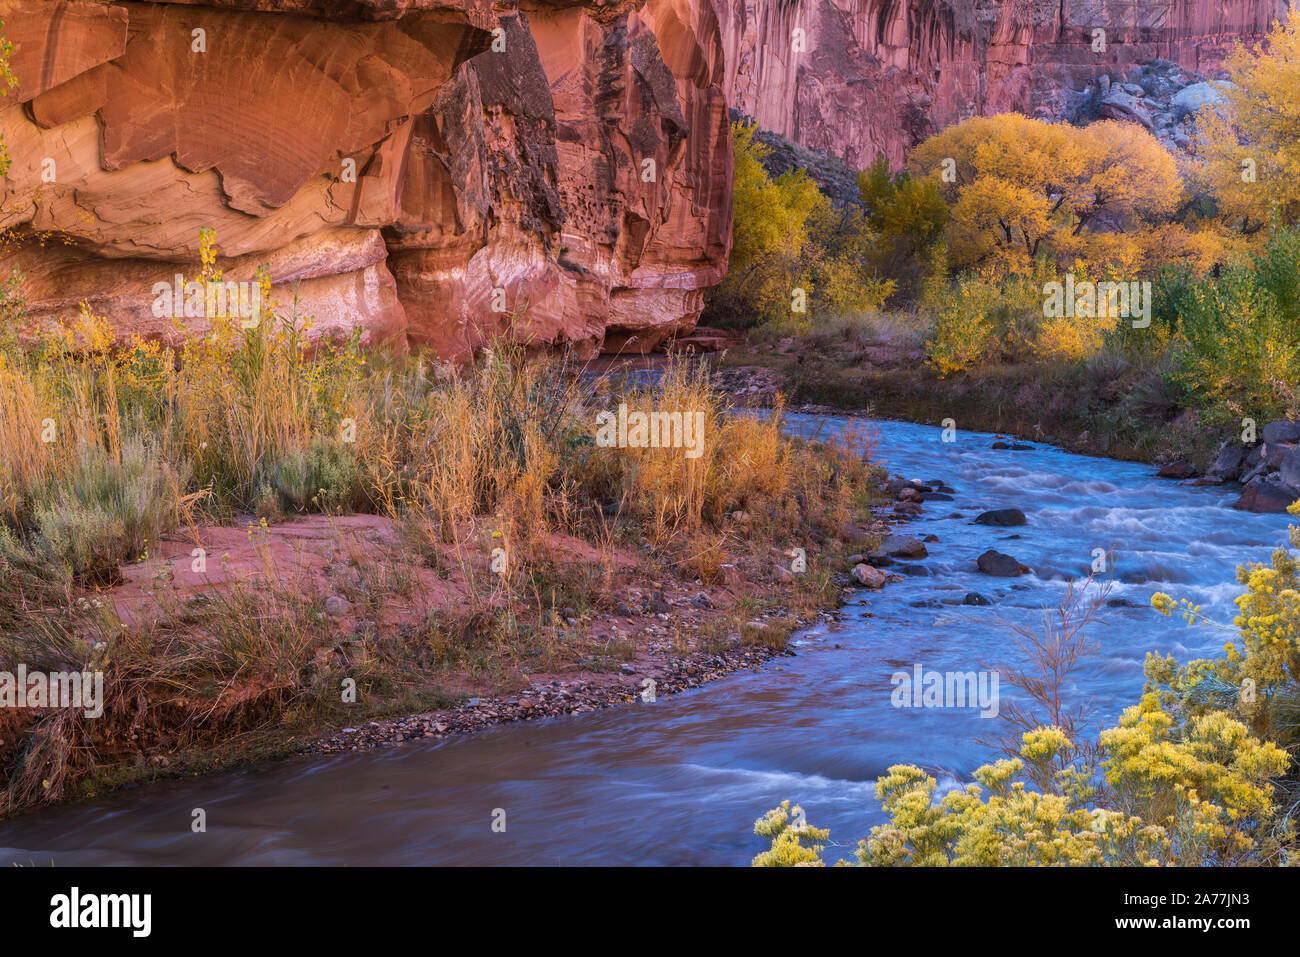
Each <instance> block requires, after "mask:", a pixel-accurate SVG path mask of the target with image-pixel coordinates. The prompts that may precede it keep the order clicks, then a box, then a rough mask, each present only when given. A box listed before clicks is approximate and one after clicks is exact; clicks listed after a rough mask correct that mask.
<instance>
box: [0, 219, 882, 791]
mask: <svg viewBox="0 0 1300 957" xmlns="http://www.w3.org/2000/svg"><path fill="white" fill-rule="evenodd" d="M213 242H214V237H211V236H210V235H209V236H207V237H205V241H204V249H205V255H204V263H205V272H204V275H203V276H202V278H203V279H204V280H206V279H208V278H212V277H213V275H215V273H214V272H213V270H214V269H215V266H214V265H213V264H214V263H215V256H211V255H208V254H207V253H208V251H209V250H211V249H212V248H213V245H212V244H213ZM262 293H263V296H264V297H265V299H264V301H265V302H267V303H270V292H269V288H268V287H267V286H266V285H265V284H264V285H263V288H262ZM3 308H4V315H3V317H0V329H3V330H4V337H3V341H0V672H9V673H11V674H12V673H14V672H15V671H16V670H17V669H18V668H19V666H22V667H24V668H25V669H27V671H28V672H38V671H39V672H45V673H54V672H82V671H84V672H87V673H94V672H101V673H102V674H103V680H104V701H103V702H102V705H103V714H102V716H95V717H87V716H86V715H85V714H84V713H83V712H84V710H85V709H78V708H71V707H42V706H39V705H37V706H35V707H27V708H18V709H14V708H7V709H4V711H3V712H2V713H0V773H3V777H4V780H5V781H6V782H7V783H6V785H5V787H4V788H3V791H2V792H0V798H2V799H3V803H2V804H0V807H3V808H5V809H8V810H15V809H20V808H23V807H28V806H31V805H33V804H39V803H48V802H52V801H57V800H60V799H61V798H63V797H66V796H72V795H76V794H79V793H86V792H87V791H89V790H93V789H95V788H99V787H103V786H105V785H106V784H109V783H113V782H116V781H120V780H122V779H123V778H125V777H130V776H137V777H139V776H145V777H148V776H158V775H162V774H170V773H177V772H179V771H182V770H185V769H194V768H206V767H210V766H212V765H213V764H214V763H221V762H222V761H225V760H236V759H239V758H241V757H246V756H248V755H249V754H250V753H271V752H275V751H278V750H284V749H286V748H288V749H292V748H293V747H298V746H301V745H302V744H303V743H304V742H305V741H308V740H309V739H311V738H312V737H313V735H316V736H319V734H321V733H324V732H325V731H328V730H329V729H332V728H336V727H340V726H342V725H344V724H354V725H355V724H357V723H358V722H360V721H362V720H363V719H368V718H373V717H375V716H378V715H385V714H404V713H412V712H416V711H421V710H429V709H432V708H439V707H448V706H450V705H454V704H456V703H457V702H462V701H464V700H465V699H466V698H467V697H469V696H471V695H476V694H490V693H498V692H501V693H506V692H520V691H526V690H527V688H528V687H529V686H530V685H531V684H532V683H533V682H534V680H535V679H536V677H537V676H539V675H542V676H546V677H548V678H556V677H559V678H563V677H564V676H565V675H569V676H570V677H573V676H587V677H588V678H590V677H592V676H593V675H594V676H595V677H596V678H598V679H599V678H600V677H601V676H602V675H604V676H606V678H605V679H604V680H606V681H607V683H611V685H613V684H617V685H618V687H617V688H614V689H613V690H612V691H611V692H610V694H611V699H626V698H629V697H631V695H632V694H634V693H635V692H636V691H638V690H639V687H640V680H641V674H642V672H643V670H644V669H645V668H647V667H649V666H650V665H655V664H661V663H662V659H663V658H664V656H665V655H670V654H679V655H680V656H682V657H689V656H691V655H703V656H708V655H714V656H716V655H718V654H722V653H726V651H727V649H729V648H736V647H739V648H748V647H754V646H758V645H765V646H770V647H771V648H772V650H779V649H780V648H781V647H782V644H783V641H784V636H785V634H787V633H788V632H789V630H790V629H791V628H792V627H793V626H794V624H795V622H796V620H797V619H799V618H800V617H805V616H807V615H808V614H810V613H811V612H812V611H813V610H815V609H817V608H821V607H825V606H828V605H832V604H834V602H835V601H836V599H837V595H838V589H837V588H836V587H835V586H834V584H833V581H832V574H831V571H830V569H831V568H833V567H839V564H838V563H839V562H840V559H841V557H842V556H841V554H840V553H841V552H843V551H845V550H851V551H861V550H862V548H863V547H865V546H869V545H871V544H872V542H873V541H874V540H875V538H876V537H878V534H877V532H876V531H875V526H874V522H873V519H872V517H871V512H870V509H869V506H870V504H871V502H872V499H873V497H874V496H875V495H876V491H875V489H876V485H877V479H878V475H877V470H876V469H875V467H874V466H873V465H872V464H871V463H870V461H869V449H870V443H869V437H868V436H858V437H852V436H850V437H848V439H847V440H839V441H805V440H801V439H797V438H790V437H788V436H786V435H785V434H784V431H783V416H782V413H781V410H780V409H777V410H775V412H774V414H772V415H770V416H765V417H753V416H747V415H739V414H735V413H734V412H733V410H732V409H731V408H730V407H729V405H728V402H727V401H726V399H725V398H724V397H723V396H722V395H720V394H719V393H717V392H716V391H715V390H713V389H712V388H711V386H710V385H709V383H708V377H707V374H706V372H705V371H704V370H703V369H702V368H700V367H696V366H692V365H687V364H686V363H685V362H674V363H671V364H670V365H669V366H668V368H667V369H666V371H665V372H664V375H663V377H662V379H661V380H660V381H659V382H658V383H657V384H656V385H654V386H634V385H626V386H621V385H620V384H619V383H618V381H616V380H614V379H612V378H610V377H608V376H596V375H594V374H591V372H590V370H588V369H587V368H586V367H584V366H583V365H582V364H580V363H577V362H575V361H573V360H572V359H570V358H568V357H564V356H555V357H545V356H536V357H530V356H529V355H527V354H526V351H525V350H524V349H523V347H521V346H517V345H509V344H506V343H504V342H502V343H498V344H497V345H495V346H494V347H493V348H490V349H488V350H486V351H485V352H484V354H483V355H482V356H481V357H480V358H479V359H478V360H477V361H476V362H474V363H473V364H471V365H469V366H467V367H464V368H454V367H451V366H447V365H440V364H437V363H433V362H430V361H428V360H426V359H424V358H422V357H420V356H399V355H385V354H383V353H382V352H381V351H379V350H376V349H369V348H362V346H361V344H360V343H359V342H358V341H357V340H356V339H355V338H354V339H350V340H347V341H341V342H318V343H316V344H309V342H308V337H307V336H306V332H307V331H308V325H309V319H303V318H301V317H295V316H294V315H293V314H292V313H291V312H290V311H288V310H284V309H281V308H279V307H278V306H276V305H274V304H271V305H270V306H269V307H264V308H263V310H262V313H261V319H260V321H259V322H258V323H253V324H251V328H250V327H248V326H250V323H248V322H246V321H244V320H242V319H240V318H234V319H230V320H226V319H221V318H216V319H213V320H211V323H212V328H211V331H210V332H209V333H208V334H207V335H204V336H202V337H199V338H191V339H188V340H185V341H184V342H183V343H182V344H181V345H179V346H178V347H177V348H175V349H172V348H169V347H167V346H164V345H162V344H160V343H158V342H156V341H147V340H143V339H132V340H130V341H129V342H125V343H122V342H115V341H114V339H113V336H112V335H111V334H110V331H109V330H108V328H107V327H106V325H105V324H104V323H103V322H102V321H101V320H100V319H99V318H98V317H96V316H95V315H93V314H92V313H91V312H90V311H89V310H88V309H86V308H85V307H83V308H82V310H81V312H80V314H79V315H78V316H76V317H74V318H72V319H70V320H68V321H66V322H54V323H48V324H47V323H43V322H37V321H36V320H35V319H34V318H32V317H30V316H28V315H27V314H26V310H25V308H24V304H23V299H22V282H21V277H14V278H13V279H12V281H11V282H10V284H9V285H8V286H7V287H6V289H5V295H4V299H3ZM620 405H622V406H623V407H624V408H625V409H626V410H627V415H628V416H629V417H631V416H633V415H635V414H636V413H638V412H642V413H651V412H658V413H665V414H667V415H668V418H667V419H665V420H663V423H661V424H664V423H666V425H665V427H666V428H668V430H669V431H668V432H667V433H665V432H663V431H660V432H659V433H658V435H659V436H660V437H664V436H666V437H667V438H668V439H675V441H667V440H666V441H664V442H663V443H662V444H661V445H659V446H657V447H650V446H649V442H648V441H647V442H640V441H638V439H637V437H636V434H635V431H634V430H635V425H631V426H629V430H628V435H627V441H625V442H624V441H619V442H612V443H611V442H601V441H599V440H598V435H599V431H600V428H599V427H600V424H601V422H602V421H604V419H603V418H602V413H603V414H605V415H606V416H608V415H610V414H615V415H616V414H617V410H618V409H619V407H620ZM672 416H676V420H675V424H674V420H673V419H672ZM674 430H675V431H674ZM643 431H644V429H643ZM674 445H675V446H676V447H670V446H674ZM651 644H653V645H654V649H652V648H651ZM655 649H657V650H655ZM655 655H658V660H656V659H655ZM615 677H617V679H618V680H617V681H614V680H613V679H614V678H615ZM620 682H621V683H620ZM164 769H165V770H164Z"/></svg>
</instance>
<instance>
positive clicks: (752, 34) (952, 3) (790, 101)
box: [714, 0, 1286, 168]
mask: <svg viewBox="0 0 1300 957" xmlns="http://www.w3.org/2000/svg"><path fill="white" fill-rule="evenodd" d="M714 4H715V6H716V8H717V10H718V18H719V21H720V23H721V24H722V29H723V36H724V45H725V47H726V54H727V56H726V62H727V76H728V88H729V89H730V90H731V91H732V104H731V105H732V106H733V107H735V108H736V109H738V110H740V111H741V112H742V113H745V114H746V115H748V116H751V117H753V118H754V119H756V120H757V121H758V122H759V124H760V125H762V126H763V127H765V128H767V129H770V130H773V131H774V132H776V133H779V134H781V135H783V136H787V137H789V138H790V139H792V140H794V141H795V142H797V143H801V144H802V145H804V146H808V147H812V148H814V149H822V150H826V151H827V152H830V153H834V154H836V155H839V156H841V157H842V158H843V159H844V160H845V161H846V162H847V163H848V164H849V165H850V166H853V167H855V168H862V167H865V166H867V165H869V164H870V163H871V162H872V160H873V159H874V158H875V156H876V155H877V154H878V153H883V154H885V155H886V156H887V157H888V158H889V159H890V161H891V162H892V163H893V164H894V165H895V166H898V165H901V163H902V161H903V158H904V156H905V155H906V153H907V151H908V150H909V149H910V148H911V147H912V146H913V145H915V143H917V142H919V141H920V140H922V139H924V138H925V137H926V136H929V135H930V134H932V133H934V132H937V131H938V130H940V129H942V128H944V127H946V126H950V125H952V124H953V123H956V122H959V121H960V120H962V119H965V118H967V117H969V116H972V115H976V114H992V113H998V112H1005V111H1008V110H1015V111H1018V112H1022V113H1025V114H1027V115H1030V116H1039V117H1043V118H1054V119H1055V118H1060V117H1062V116H1064V115H1065V114H1066V112H1067V107H1068V101H1069V99H1070V96H1071V91H1075V90H1080V89H1082V88H1083V87H1085V86H1086V85H1087V84H1088V83H1089V82H1090V81H1092V80H1093V79H1095V78H1097V77H1100V76H1102V75H1106V74H1109V75H1113V76H1115V77H1117V78H1119V77H1127V75H1128V73H1127V71H1128V69H1129V68H1130V67H1133V66H1135V65H1137V64H1143V63H1149V62H1152V61H1156V60H1162V59H1163V60H1170V61H1173V62H1174V63H1177V64H1178V65H1180V66H1182V67H1184V68H1186V69H1189V70H1192V71H1195V72H1198V73H1204V74H1211V73H1213V72H1215V71H1216V70H1218V69H1219V67H1220V65H1221V64H1222V61H1223V59H1224V57H1225V56H1226V55H1227V54H1228V53H1229V52H1230V51H1231V49H1232V46H1233V43H1234V42H1236V41H1238V40H1241V41H1244V42H1250V41H1253V40H1257V39H1259V38H1261V37H1263V36H1264V35H1265V34H1266V33H1267V31H1268V27H1269V25H1270V24H1271V23H1272V22H1273V21H1274V20H1276V19H1277V18H1278V17H1279V16H1280V15H1281V14H1282V13H1283V12H1284V11H1285V9H1286V0H1138V2H1133V0H714ZM1098 29H1101V30H1104V31H1105V42H1106V48H1105V50H1104V52H1103V51H1095V50H1094V49H1093V45H1094V31H1095V30H1098ZM796 31H802V33H796Z"/></svg>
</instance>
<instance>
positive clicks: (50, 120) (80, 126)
mask: <svg viewBox="0 0 1300 957" xmlns="http://www.w3.org/2000/svg"><path fill="white" fill-rule="evenodd" d="M0 19H3V21H4V23H5V27H4V32H5V33H6V34H7V35H8V37H9V38H10V40H11V41H12V42H13V43H14V46H15V50H14V55H13V58H12V67H13V71H14V73H15V74H16V75H17V77H18V79H19V82H20V86H19V88H18V90H17V91H16V95H15V93H13V92H11V94H10V95H9V96H8V97H7V98H5V99H3V100H0V105H2V106H3V109H2V110H0V132H3V133H4V136H5V141H6V143H7V145H8V147H9V150H10V152H11V154H12V156H13V164H12V168H11V169H10V172H9V175H8V177H7V178H5V180H4V181H3V192H2V193H0V227H9V228H11V229H12V230H13V231H14V232H13V234H14V235H15V236H16V237H17V239H18V245H17V246H16V248H9V249H7V250H6V251H5V252H4V253H2V254H0V258H3V262H0V268H4V269H6V271H7V269H8V268H9V267H10V266H19V267H21V268H22V269H23V271H24V272H25V273H26V275H27V276H28V288H29V298H30V300H31V306H32V310H33V312H35V313H37V314H44V313H50V312H53V313H64V314H67V313H70V312H72V311H75V308H76V304H77V302H78V301H80V300H85V301H87V302H89V303H90V304H91V306H92V307H93V308H94V309H95V310H96V311H97V312H100V313H102V314H104V315H106V316H107V317H108V318H109V319H110V320H111V321H112V322H113V323H114V324H115V325H116V326H117V327H118V328H121V329H130V330H134V331H139V332H143V333H147V334H156V335H169V334H171V333H172V332H173V329H172V323H171V320H170V319H165V318H159V317H157V316H155V315H154V314H153V310H152V305H153V296H152V294H151V289H152V287H153V284H154V283H156V282H159V281H167V280H169V279H170V277H171V276H172V275H173V274H174V273H175V272H177V271H180V270H184V271H185V272H186V273H187V274H193V273H194V272H195V271H196V269H195V264H196V263H197V259H198V249H197V246H198V238H199V229H200V228H201V227H211V228H213V229H215V230H216V234H217V242H218V246H219V251H220V253H221V256H222V259H221V260H220V264H221V265H222V266H223V267H224V270H225V274H226V278H227V279H235V280H240V279H247V278H250V277H252V276H253V274H254V271H255V270H256V268H257V266H258V265H260V264H262V263H269V264H270V268H271V273H272V277H273V279H274V281H275V283H276V287H275V294H276V297H277V299H278V300H279V301H280V302H281V303H282V304H287V303H291V302H292V301H293V300H294V299H295V297H296V298H297V302H298V306H297V309H298V311H299V313H301V314H312V315H314V316H315V318H316V328H317V329H318V330H322V331H327V330H332V329H342V328H349V327H353V326H356V325H361V326H362V327H364V328H365V329H366V330H368V332H369V333H370V334H371V335H373V336H379V337H385V338H394V339H397V340H399V341H403V340H410V341H415V342H427V343H431V344H433V345H434V346H436V347H437V348H438V349H439V351H441V352H443V353H444V354H464V353H465V352H466V351H467V350H468V349H469V348H471V347H472V346H473V345H475V344H476V343H477V342H479V341H481V338H482V337H483V335H484V334H485V331H487V330H491V329H494V328H502V327H503V326H504V324H506V323H508V322H512V321H513V322H515V323H516V324H515V328H516V330H517V331H519V332H520V333H521V334H522V335H525V336H527V337H528V338H530V339H533V340H535V341H540V342H552V341H557V340H561V339H568V340H573V341H576V342H578V343H580V344H584V345H586V346H588V347H594V346H598V345H600V344H602V343H605V344H607V345H611V346H617V345H620V344H622V343H624V342H626V341H627V340H628V339H633V340H634V341H633V343H632V345H633V347H641V346H650V345H653V344H654V343H655V342H657V341H659V340H661V339H662V338H663V337H664V336H666V335H667V334H669V333H670V332H671V331H673V330H675V329H678V328H684V327H690V326H691V325H693V324H694V322H695V320H696V319H697V318H698V315H699V311H700V308H701V307H702V304H703V303H702V297H703V290H704V289H705V288H707V287H708V286H710V285H712V284H713V283H715V282H716V281H717V280H718V278H719V277H720V275H721V271H722V270H723V269H724V268H725V263H726V256H727V252H728V247H729V243H730V175H731V173H730V167H731V161H730V140H729V138H728V134H727V123H726V105H725V101H724V96H723V90H722V80H723V71H722V59H721V37H720V34H719V31H718V27H717V22H716V20H715V18H714V15H713V11H712V9H711V8H709V7H708V6H707V5H701V4H692V3H690V2H684V0H683V2H674V0H644V2H624V3H617V2H616V3H612V4H604V5H602V4H596V3H592V4H590V5H583V4H581V3H576V2H575V3H572V4H564V3H558V4H556V3H548V4H538V5H534V6H529V5H527V4H525V5H524V6H523V7H522V8H521V9H520V10H519V11H518V12H515V11H510V12H508V13H500V14H498V13H496V12H494V11H493V10H492V9H491V8H490V6H489V5H488V4H487V3H485V2H482V0H351V2H348V0H201V2H192V3H176V4H152V3H135V2H121V3H109V4H99V3H91V2H62V0H60V2H45V0H0ZM196 31H202V33H198V32H196ZM492 31H498V32H497V33H495V34H494V33H493V32H492ZM199 37H201V38H202V43H201V44H200V43H199V40H198V38H199ZM494 39H495V40H496V44H495V47H496V48H495V49H494V44H493V41H494ZM200 45H202V46H203V47H205V49H203V50H199V49H197V47H198V46H200ZM503 45H504V49H502V46H503ZM651 163H652V164H653V165H650V164H651ZM351 169H355V178H353V177H351V176H350V175H349V171H350V170H351ZM496 290H500V292H498V293H497V294H496V295H495V296H494V291H496ZM494 306H495V307H496V308H495V309H494ZM502 307H504V311H499V310H501V309H502ZM519 316H526V319H524V320H522V324H521V323H520V321H519V320H518V318H517V317H519ZM192 325H196V326H198V327H201V325H202V321H201V320H200V321H199V322H197V323H192Z"/></svg>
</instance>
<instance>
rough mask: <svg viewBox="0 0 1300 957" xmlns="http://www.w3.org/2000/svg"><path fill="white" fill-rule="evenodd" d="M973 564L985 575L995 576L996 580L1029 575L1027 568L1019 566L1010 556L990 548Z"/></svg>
mask: <svg viewBox="0 0 1300 957" xmlns="http://www.w3.org/2000/svg"><path fill="white" fill-rule="evenodd" d="M975 564H976V566H977V567H978V568H979V570H980V571H982V572H983V573H984V574H985V575H995V576H997V577H998V578H1015V577H1016V576H1017V575H1027V574H1029V568H1028V567H1027V566H1025V565H1022V564H1020V562H1018V561H1016V559H1014V558H1012V557H1011V556H1010V555H1004V554H1003V553H1002V552H999V551H997V550H995V549H992V548H990V549H989V550H988V551H987V552H985V553H984V554H983V555H981V556H980V557H979V558H977V559H975Z"/></svg>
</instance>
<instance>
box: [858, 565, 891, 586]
mask: <svg viewBox="0 0 1300 957" xmlns="http://www.w3.org/2000/svg"><path fill="white" fill-rule="evenodd" d="M853 580H854V581H855V582H857V583H858V584H859V585H863V586H865V587H867V588H880V587H882V586H883V585H884V584H885V582H886V581H887V580H888V576H887V575H886V574H885V573H884V572H882V571H881V570H880V569H878V568H872V567H871V566H870V565H854V566H853Z"/></svg>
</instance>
